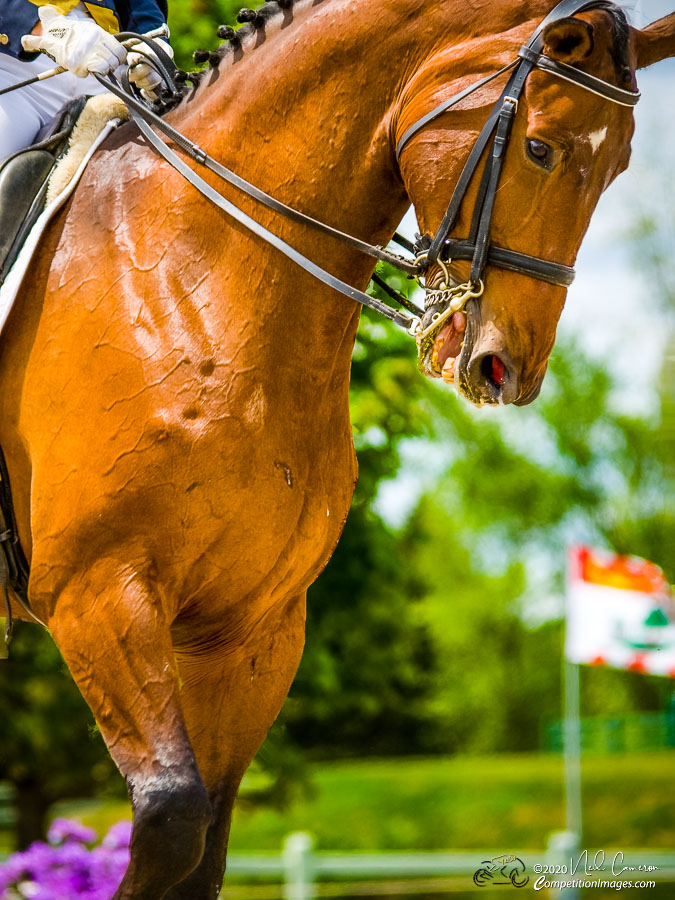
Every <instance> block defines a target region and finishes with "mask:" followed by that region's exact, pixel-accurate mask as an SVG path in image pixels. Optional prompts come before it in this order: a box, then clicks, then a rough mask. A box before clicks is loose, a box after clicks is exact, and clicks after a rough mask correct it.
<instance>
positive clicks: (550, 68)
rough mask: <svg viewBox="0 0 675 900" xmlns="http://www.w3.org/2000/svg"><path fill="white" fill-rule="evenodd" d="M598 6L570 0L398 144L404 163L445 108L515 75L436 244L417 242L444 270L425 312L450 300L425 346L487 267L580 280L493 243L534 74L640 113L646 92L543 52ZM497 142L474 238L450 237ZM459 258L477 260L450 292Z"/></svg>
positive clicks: (552, 280) (428, 261) (424, 260)
mask: <svg viewBox="0 0 675 900" xmlns="http://www.w3.org/2000/svg"><path fill="white" fill-rule="evenodd" d="M596 5H597V4H596V3H594V2H593V0H563V2H561V3H559V4H558V5H557V6H556V7H555V9H554V10H552V12H551V13H549V15H548V16H547V17H546V18H545V19H544V20H543V21H542V22H541V23H540V25H539V27H538V28H537V30H536V31H535V32H534V34H533V35H532V37H531V38H530V40H529V42H528V43H527V44H526V45H525V46H524V47H521V49H520V50H519V51H518V56H517V58H516V59H515V60H513V61H512V62H510V63H509V64H508V65H507V66H504V68H503V69H500V71H499V72H495V73H493V74H492V75H488V76H487V78H483V79H481V80H480V81H478V82H475V83H474V84H472V85H470V86H469V87H468V88H466V89H465V90H464V91H461V92H460V93H459V94H455V95H454V96H453V97H451V98H450V99H449V100H445V101H444V102H443V103H441V104H439V105H438V106H437V107H435V109H432V110H431V112H428V113H427V114H426V115H424V116H422V117H421V118H420V119H418V120H417V121H416V122H415V123H414V124H413V125H411V126H410V128H408V130H407V131H406V132H405V133H404V135H403V136H402V137H401V139H400V140H399V142H398V144H397V146H396V159H397V161H398V160H399V158H400V155H401V151H402V150H403V148H404V147H405V145H406V144H407V143H408V141H409V140H410V138H411V137H413V135H415V134H417V132H418V131H420V129H422V128H424V126H425V125H427V124H429V122H432V121H433V120H434V119H436V118H437V117H438V116H440V115H441V114H442V113H444V112H446V110H448V109H451V108H452V107H453V106H456V105H457V104H458V103H460V102H461V101H462V100H464V98H465V97H468V96H469V95H470V94H472V93H473V92H474V91H476V90H478V89H479V88H481V87H483V85H485V84H487V83H488V82H490V81H492V80H493V79H495V78H497V77H498V76H499V75H502V74H505V73H506V72H508V71H511V72H512V74H511V76H510V77H509V80H508V82H507V84H506V87H505V88H504V90H503V91H502V94H501V96H500V98H499V99H498V100H497V102H496V104H495V105H494V107H493V108H492V112H491V113H490V115H489V116H488V119H487V122H486V123H485V125H484V126H483V129H482V130H481V132H480V134H479V135H478V138H477V140H476V143H475V144H474V146H473V149H472V150H471V153H470V154H469V158H468V159H467V161H466V164H465V166H464V169H463V170H462V173H461V175H460V177H459V180H458V182H457V185H456V187H455V190H454V193H453V195H452V198H451V200H450V203H449V205H448V208H447V210H446V212H445V215H444V216H443V220H442V221H441V224H440V226H439V228H438V231H437V232H436V234H435V236H434V237H433V238H429V237H428V236H425V237H423V238H422V239H421V241H420V242H419V243H418V246H417V249H418V251H419V252H418V254H417V257H416V262H417V263H418V264H420V265H421V264H425V265H426V266H431V265H437V266H439V267H440V268H441V270H442V273H443V276H444V281H443V282H442V283H441V285H440V289H431V288H428V287H427V288H426V294H427V302H426V306H427V308H429V306H431V305H434V306H435V305H437V304H439V303H441V302H443V301H446V302H447V304H448V306H447V308H446V310H445V311H444V312H442V313H436V314H435V316H434V318H433V319H432V322H431V324H430V325H429V326H428V327H427V329H420V330H418V332H417V335H416V336H417V338H418V339H419V340H423V339H425V338H426V339H428V337H429V335H430V333H432V332H435V331H437V330H438V328H439V326H440V325H442V324H443V321H444V320H445V319H446V318H448V316H449V315H451V314H452V313H453V312H456V311H458V310H460V309H462V308H463V307H464V306H465V305H466V302H467V301H468V300H469V299H471V298H472V297H480V296H481V295H482V293H483V290H484V278H485V269H486V267H487V266H488V265H493V266H496V267H498V268H501V269H508V270H509V271H512V272H517V273H519V274H521V275H528V276H530V277H531V278H536V279H538V280H539V281H545V282H547V283H548V284H553V285H556V286H559V287H569V286H570V285H571V284H572V282H573V281H574V276H575V271H574V269H573V268H572V267H570V266H566V265H563V264H561V263H556V262H551V261H549V260H546V259H541V258H540V257H538V256H532V255H530V254H528V253H519V252H517V251H515V250H509V249H506V248H503V247H496V246H494V245H491V244H490V226H491V222H492V212H493V209H494V202H495V197H496V194H497V188H498V186H499V177H500V175H501V171H502V167H503V164H504V158H505V156H506V149H507V147H508V144H509V138H510V135H511V128H512V125H513V121H514V119H515V116H516V113H517V112H518V105H519V102H520V98H521V96H522V94H523V91H524V89H525V84H526V82H527V78H528V76H529V75H530V73H531V72H532V71H533V70H534V69H539V70H541V71H543V72H548V73H549V74H551V75H555V76H556V77H558V78H561V79H563V80H565V81H568V82H571V83H572V84H576V85H578V86H579V87H581V88H584V89H585V90H587V91H591V92H592V93H594V94H597V95H598V96H600V97H603V98H604V99H606V100H610V101H611V102H613V103H617V104H619V105H621V106H628V107H633V106H635V105H636V103H637V102H638V100H639V99H640V93H639V91H627V90H624V89H623V88H619V87H616V86H615V85H613V84H610V83H609V82H607V81H604V80H603V79H601V78H596V77H595V76H594V75H589V74H587V73H586V72H582V71H580V70H579V69H575V68H574V67H573V66H569V65H567V64H565V63H560V62H557V61H556V60H554V59H551V58H550V57H548V56H546V55H545V54H543V53H542V52H541V50H542V47H543V32H544V29H545V28H546V27H547V26H548V25H550V24H551V23H552V22H556V21H558V20H559V19H562V18H565V17H566V16H569V15H571V14H572V13H575V12H581V11H583V10H585V9H591V8H593V7H594V6H596ZM490 141H491V142H492V144H491V147H490V150H489V153H488V157H487V162H486V164H485V167H484V169H483V174H482V177H481V181H480V185H479V189H478V196H477V198H476V203H475V206H474V210H473V216H472V221H471V227H470V231H469V236H468V238H467V239H466V240H460V239H458V238H451V237H449V235H450V234H451V232H452V230H453V229H454V227H455V223H456V221H457V217H458V215H459V212H460V209H461V205H462V202H463V200H464V198H465V196H466V194H467V191H468V189H469V186H470V184H471V181H472V179H473V176H474V174H475V173H476V169H477V168H478V164H479V162H480V160H481V158H482V156H483V153H484V152H485V150H486V148H487V147H488V146H489V145H490ZM425 245H426V246H425ZM453 260H470V261H471V272H470V275H469V280H468V281H467V282H466V283H464V284H462V285H457V286H456V287H449V281H450V279H449V277H448V270H447V267H448V266H449V265H450V263H451V262H452V261H453Z"/></svg>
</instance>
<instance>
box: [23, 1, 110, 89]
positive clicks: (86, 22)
mask: <svg viewBox="0 0 675 900" xmlns="http://www.w3.org/2000/svg"><path fill="white" fill-rule="evenodd" d="M38 15H39V17H40V22H41V23H42V34H41V35H33V34H27V35H25V36H24V37H22V38H21V44H22V46H23V49H24V50H27V51H28V52H29V53H36V52H37V53H45V54H46V55H47V56H50V57H51V58H52V59H53V60H54V62H56V63H58V65H59V66H61V67H62V68H63V69H68V70H69V71H70V72H73V73H74V74H75V75H79V76H80V78H86V76H87V75H89V74H90V73H91V72H98V74H99V75H107V74H108V72H112V71H113V70H114V69H116V68H117V67H118V66H119V65H120V63H123V62H124V60H125V59H126V56H127V51H126V49H125V48H124V47H123V46H122V44H120V42H119V41H117V40H115V38H114V37H113V36H112V35H111V34H108V32H107V31H104V30H103V29H102V28H101V27H100V25H97V24H96V22H94V20H93V19H78V18H73V17H70V16H67V15H65V16H64V15H62V14H61V13H60V12H59V11H58V9H55V8H54V7H53V6H41V7H40V8H39V10H38Z"/></svg>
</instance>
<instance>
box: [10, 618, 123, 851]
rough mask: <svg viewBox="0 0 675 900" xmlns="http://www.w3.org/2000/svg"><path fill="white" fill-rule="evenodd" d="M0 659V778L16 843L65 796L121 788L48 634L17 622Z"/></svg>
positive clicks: (33, 832)
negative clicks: (10, 802) (14, 813)
mask: <svg viewBox="0 0 675 900" xmlns="http://www.w3.org/2000/svg"><path fill="white" fill-rule="evenodd" d="M10 650H11V652H10V658H9V659H8V660H6V661H3V662H2V664H0V722H2V727H1V735H2V738H1V740H0V781H7V782H9V783H10V784H11V785H12V786H13V788H14V791H15V794H16V797H17V803H18V806H17V809H18V813H19V821H18V824H17V833H18V838H19V842H20V843H21V845H22V846H25V845H26V844H28V843H30V841H32V840H36V839H37V838H39V837H42V836H43V831H44V826H45V816H46V813H47V810H48V808H49V806H50V805H51V804H52V803H54V802H56V801H57V800H60V799H62V798H64V797H80V796H82V797H85V796H90V795H91V794H94V793H101V792H106V791H113V792H115V791H116V792H117V793H120V792H121V791H123V790H124V788H123V783H122V780H121V777H120V775H119V773H118V772H117V769H116V768H115V766H114V764H113V762H112V760H111V759H110V757H109V756H108V753H107V751H106V748H105V746H104V744H103V740H102V738H101V736H100V734H99V732H98V730H97V729H96V727H95V725H94V720H93V717H92V715H91V713H90V711H89V708H88V707H87V705H86V703H85V702H84V700H83V699H82V696H81V694H80V692H79V691H78V690H77V688H76V687H75V684H74V683H73V681H72V678H71V677H70V674H69V673H68V670H67V669H66V667H65V664H64V662H63V660H62V659H61V656H60V654H59V652H58V650H57V649H56V647H55V646H54V643H53V641H52V640H51V638H50V637H49V635H48V634H47V633H46V632H45V631H44V630H43V629H42V628H40V627H39V626H37V625H29V624H25V623H18V624H17V626H16V629H15V633H14V637H13V639H12V643H11V648H10Z"/></svg>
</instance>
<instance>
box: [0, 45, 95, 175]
mask: <svg viewBox="0 0 675 900" xmlns="http://www.w3.org/2000/svg"><path fill="white" fill-rule="evenodd" d="M55 66H56V63H55V62H54V61H53V60H51V59H49V57H48V56H44V55H43V54H40V55H39V56H38V57H37V58H36V59H35V60H33V61H32V62H23V61H21V60H19V59H14V57H13V56H8V55H7V54H6V53H0V88H4V87H9V85H11V84H17V83H18V82H20V81H25V80H26V79H27V78H32V77H33V76H35V75H39V74H40V72H45V71H47V69H53V68H54V67H55ZM104 90H105V88H103V87H102V86H101V85H100V84H99V83H98V81H96V79H95V78H93V77H92V76H89V77H87V78H78V77H77V75H73V74H72V73H71V72H61V73H60V74H59V75H55V76H54V77H53V78H46V79H45V80H44V81H36V82H35V84H31V85H29V86H28V87H24V88H19V89H18V90H16V91H11V92H10V93H9V94H4V95H3V96H1V97H0V161H2V160H3V159H4V158H5V157H6V156H10V155H11V154H12V153H16V151H17V150H21V149H22V148H23V147H27V146H28V145H29V144H32V143H33V142H34V141H35V139H36V137H37V135H38V134H39V132H40V131H41V130H42V129H43V128H45V127H46V126H47V125H49V124H50V123H51V122H52V121H53V120H54V118H55V117H56V115H57V114H58V112H59V110H60V109H61V108H62V107H63V106H64V105H65V104H66V103H68V102H69V101H70V100H74V99H75V98H76V97H81V96H82V95H83V94H100V93H102V92H103V91H104Z"/></svg>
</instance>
